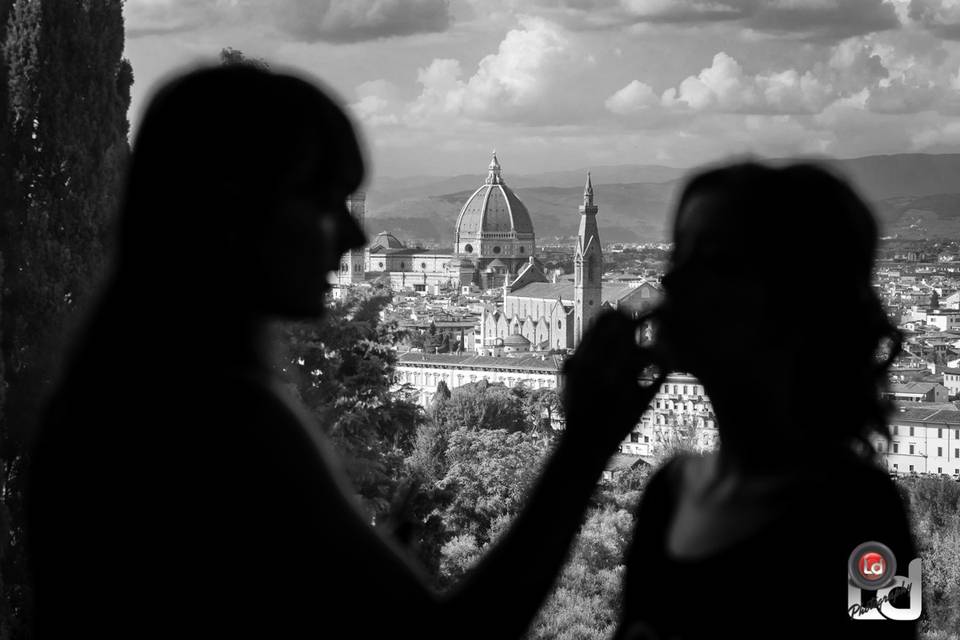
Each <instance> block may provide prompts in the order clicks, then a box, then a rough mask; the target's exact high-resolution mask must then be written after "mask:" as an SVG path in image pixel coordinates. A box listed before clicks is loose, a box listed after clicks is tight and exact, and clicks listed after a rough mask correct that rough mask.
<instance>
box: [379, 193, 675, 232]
mask: <svg viewBox="0 0 960 640" xmlns="http://www.w3.org/2000/svg"><path fill="white" fill-rule="evenodd" d="M677 187H678V183H677V182H668V183H663V184H644V183H640V184H594V193H595V198H596V201H597V203H598V205H599V206H600V214H599V215H600V217H601V220H602V223H601V227H600V234H601V238H603V239H604V240H613V239H616V240H617V241H620V242H655V241H659V240H660V239H661V238H662V237H664V235H665V233H666V230H665V227H666V220H667V212H668V211H669V209H670V204H671V202H672V199H673V197H674V194H675V192H676V190H677ZM474 190H475V188H474V189H470V190H469V191H458V192H455V193H448V194H444V195H437V196H428V197H425V198H406V199H403V200H400V201H396V202H394V203H392V204H386V205H381V206H377V205H373V206H369V205H368V208H367V218H368V223H367V227H368V231H369V232H370V233H377V232H378V231H382V230H387V231H391V232H392V233H394V234H395V235H397V236H398V237H400V238H418V239H429V240H431V241H433V242H438V243H444V244H449V243H450V242H452V239H453V233H454V227H455V226H456V220H457V215H459V213H460V208H461V207H462V206H463V203H464V202H466V200H467V198H469V197H470V194H472V193H473V191H474ZM515 192H516V194H517V196H518V197H519V198H520V200H521V201H522V202H523V203H524V204H525V205H526V206H527V209H528V210H529V211H530V215H531V217H532V218H533V224H534V228H535V229H536V232H537V237H538V238H539V239H540V240H541V241H549V240H551V239H554V238H568V237H570V236H572V235H575V234H576V233H577V227H578V225H579V224H580V214H579V212H578V210H577V207H578V206H579V205H580V204H581V203H582V202H583V186H582V185H578V186H576V187H527V188H520V187H517V188H516V189H515ZM430 227H432V233H429V228H430Z"/></svg>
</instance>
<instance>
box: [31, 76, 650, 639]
mask: <svg viewBox="0 0 960 640" xmlns="http://www.w3.org/2000/svg"><path fill="white" fill-rule="evenodd" d="M363 176H364V162H363V157H362V153H361V148H360V145H359V144H358V141H357V139H356V137H355V134H354V130H353V127H352V126H351V124H350V122H349V120H348V118H347V117H346V116H345V114H344V112H343V111H342V110H341V108H340V107H339V106H337V105H336V104H335V103H334V102H333V101H332V100H331V99H330V98H328V97H327V96H326V95H325V94H324V93H323V92H322V91H320V90H319V89H318V88H316V87H315V86H314V85H313V84H311V83H309V82H307V81H304V80H302V79H299V78H297V77H294V76H291V75H285V74H280V73H271V72H267V71H263V70H257V69H253V68H249V67H243V66H233V67H220V68H210V69H201V70H196V71H193V72H191V73H188V74H186V75H183V76H181V77H179V78H177V79H175V80H173V81H171V82H170V83H168V84H166V85H165V86H164V87H163V88H162V89H161V90H160V91H159V92H158V93H157V94H156V96H155V97H154V99H153V100H152V101H151V104H150V106H149V108H148V110H147V112H146V114H145V116H144V118H143V121H142V124H141V126H140V130H139V132H138V135H137V138H136V142H135V144H134V147H133V157H132V163H131V167H130V170H129V175H128V181H127V184H126V190H125V198H124V203H123V208H122V211H121V215H120V220H119V226H120V229H119V231H120V233H119V245H118V253H117V256H116V261H115V265H114V269H113V271H112V273H111V275H110V277H109V278H108V280H107V282H106V284H105V286H104V289H103V293H102V297H101V299H100V301H99V303H98V306H97V307H96V309H95V310H94V312H93V314H92V317H91V318H90V320H89V322H88V325H87V326H86V328H85V330H84V332H83V333H82V335H81V339H80V340H79V341H78V342H77V343H76V347H75V350H74V352H73V353H72V357H71V358H70V361H69V364H68V366H67V367H66V369H65V371H64V374H63V376H62V380H61V381H60V384H59V386H58V389H57V391H56V393H55V394H54V396H53V398H52V401H51V403H50V405H49V411H48V413H47V415H46V419H45V421H44V424H43V426H42V429H41V430H40V432H39V434H38V437H37V439H36V442H35V446H34V449H33V454H32V460H33V464H32V466H31V468H30V477H29V482H28V485H29V486H28V495H27V508H28V514H27V515H28V534H29V537H28V542H29V545H30V552H31V556H32V563H33V569H34V574H35V583H36V584H35V594H36V607H35V611H36V615H35V618H36V633H37V637H38V638H51V637H76V636H77V634H84V635H86V634H90V635H93V636H94V637H98V638H125V639H127V638H137V637H162V638H180V637H203V638H213V637H224V638H227V637H229V638H239V637H255V638H291V637H309V638H312V639H316V638H387V637H399V638H428V639H429V638H478V639H480V638H483V639H490V638H515V637H519V636H520V635H521V634H522V633H523V632H524V630H525V629H526V627H527V626H528V624H529V623H530V621H531V620H532V618H533V616H534V614H535V612H536V610H537V608H538V607H539V605H540V604H541V602H542V601H543V599H544V597H545V596H546V594H547V592H548V590H549V588H550V586H551V585H552V583H553V581H554V578H555V575H556V573H557V572H558V570H559V568H560V565H561V563H562V561H563V559H564V557H565V554H566V553H567V549H568V547H569V544H570V541H571V539H572V537H573V535H574V534H575V533H576V530H577V528H578V526H579V524H580V522H581V519H582V515H583V511H584V509H585V507H586V505H587V503H588V500H589V497H590V495H591V493H592V490H593V487H594V485H595V484H596V481H597V480H598V479H599V477H600V475H601V472H602V471H603V468H604V465H605V462H606V460H607V459H608V457H609V456H610V455H611V454H612V453H614V452H615V451H616V448H617V445H618V444H619V442H620V441H621V440H622V438H623V437H624V436H625V434H626V433H628V432H629V430H630V428H631V427H632V426H633V424H635V422H636V418H637V416H638V415H639V414H634V409H633V408H630V409H628V411H627V413H626V414H624V415H623V416H620V417H619V419H614V420H610V421H605V422H602V423H599V422H598V423H594V422H593V421H592V420H591V419H590V416H589V414H587V413H584V412H582V411H579V409H578V408H579V407H581V406H586V403H584V402H580V401H579V400H578V399H577V398H571V397H568V398H567V403H568V404H569V405H570V406H572V407H574V408H573V409H571V411H570V412H569V415H568V423H567V429H566V431H565V433H564V435H563V437H562V438H561V440H560V443H559V444H558V445H557V447H556V448H555V450H554V452H553V454H552V456H551V457H550V459H549V460H548V462H547V463H546V464H545V467H544V470H543V472H542V474H541V479H540V481H539V482H538V484H537V485H536V487H535V488H534V489H533V491H532V492H531V495H530V496H529V505H528V507H527V508H526V509H525V510H524V511H523V512H522V513H520V514H519V515H518V516H517V518H516V520H515V522H514V524H513V526H512V527H511V528H510V529H509V531H508V532H507V533H506V534H505V535H504V536H503V537H502V538H501V539H500V540H499V542H498V543H497V544H495V545H493V547H492V548H491V549H490V550H489V552H488V553H486V554H485V555H484V557H483V558H482V560H481V561H480V562H479V563H478V564H477V566H476V567H475V568H474V569H473V570H472V571H470V572H469V573H468V575H467V576H466V577H465V578H464V579H463V580H462V581H461V582H460V583H459V584H457V585H455V586H454V587H453V588H452V589H450V590H449V591H447V592H444V593H436V592H434V591H433V590H432V589H431V588H429V587H428V580H427V579H426V578H425V576H424V575H423V574H422V572H421V570H420V569H419V568H418V567H416V566H415V565H413V564H412V563H411V562H410V561H409V560H408V559H407V557H406V556H405V554H404V553H403V552H402V551H401V550H400V549H399V548H398V547H396V546H395V544H394V543H393V542H392V541H391V540H389V539H387V538H385V537H382V536H381V534H379V533H378V532H377V531H375V530H374V529H372V528H371V527H370V526H368V523H367V522H366V521H365V520H364V517H363V516H362V515H361V513H360V511H359V509H358V506H357V505H356V504H355V502H354V500H353V499H352V497H351V495H352V491H351V490H350V489H349V488H348V483H347V481H346V479H345V475H344V473H343V472H342V471H341V469H340V466H339V463H338V461H337V460H336V458H335V455H334V454H333V452H332V450H331V446H330V444H329V442H328V441H327V439H326V438H325V437H324V435H323V434H322V432H321V431H320V429H319V427H318V426H317V425H315V424H314V423H313V421H312V417H311V416H310V415H308V414H307V413H306V411H305V409H304V408H303V407H302V406H300V405H298V404H297V403H296V402H294V401H292V400H291V399H290V398H289V397H288V396H287V393H286V392H285V390H284V389H283V388H282V386H281V384H280V383H279V381H278V380H277V378H276V376H275V373H274V371H273V369H272V368H271V366H270V364H271V357H270V352H271V348H272V332H271V329H270V327H271V321H273V320H274V319H277V318H316V317H320V316H322V314H323V312H324V294H325V293H326V292H327V289H328V284H327V282H328V280H327V279H328V275H329V274H330V272H331V271H334V270H336V269H337V268H338V266H339V262H340V256H341V255H342V254H343V253H344V252H345V251H347V250H348V249H351V248H357V247H361V246H363V244H364V242H365V238H364V234H363V232H362V230H361V229H360V228H359V226H358V224H357V223H356V221H355V220H354V219H353V218H352V217H351V215H350V214H349V212H348V211H347V210H346V204H345V201H346V199H347V197H348V195H350V194H351V193H352V192H353V191H355V190H356V189H357V188H358V187H359V186H360V184H361V182H362V179H363ZM607 322H608V323H613V324H614V325H617V326H621V325H622V324H623V323H624V320H623V319H622V318H617V319H614V320H608V321H607ZM611 326H612V325H611ZM607 334H608V335H610V336H616V340H625V342H616V340H611V339H609V338H607V337H604V336H597V337H596V338H595V339H594V343H593V347H592V348H591V353H592V354H595V355H594V356H591V357H585V358H580V359H578V360H577V361H576V362H577V365H578V367H577V368H576V370H575V372H574V378H577V376H581V377H584V378H587V379H590V380H598V379H600V378H601V377H602V376H604V375H606V376H608V377H610V380H611V389H613V391H614V392H620V393H622V394H626V393H627V390H628V388H629V383H624V382H623V381H624V380H629V379H630V378H631V376H632V377H633V378H634V379H635V378H636V373H637V367H638V366H639V364H638V361H637V359H636V358H635V357H632V356H631V357H630V358H624V357H623V356H622V354H623V353H625V349H628V348H629V346H630V345H629V338H626V339H624V338H623V333H622V332H615V331H611V332H607ZM633 355H634V356H635V355H636V354H635V353H634V354H633ZM611 363H613V364H612V365H611ZM578 389H579V390H581V392H582V393H585V394H592V393H595V391H596V389H595V386H593V383H591V384H588V385H580V386H579V387H578ZM618 390H619V391H618ZM586 397H587V398H589V395H587V396H586ZM574 400H577V401H576V402H574Z"/></svg>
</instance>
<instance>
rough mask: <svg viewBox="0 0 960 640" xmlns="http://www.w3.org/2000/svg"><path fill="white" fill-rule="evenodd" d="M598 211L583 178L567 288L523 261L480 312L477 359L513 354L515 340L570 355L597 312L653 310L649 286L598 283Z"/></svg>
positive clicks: (654, 295)
mask: <svg viewBox="0 0 960 640" xmlns="http://www.w3.org/2000/svg"><path fill="white" fill-rule="evenodd" d="M598 210H599V208H598V207H597V205H596V203H595V202H594V193H593V183H592V181H591V179H590V175H589V174H587V183H586V185H585V186H584V189H583V204H582V205H580V229H579V232H578V234H577V244H576V247H575V249H574V262H573V264H574V274H573V282H548V280H547V278H546V276H545V275H544V273H543V270H542V269H541V268H540V266H539V265H538V264H537V262H536V260H535V259H533V258H530V259H528V261H527V263H526V264H525V265H523V266H522V267H521V268H520V270H519V271H518V273H517V276H516V278H514V279H512V281H511V282H509V283H505V284H504V286H503V305H502V307H499V308H494V307H487V308H486V309H484V311H483V314H482V316H481V318H480V326H479V335H478V336H477V338H476V341H475V344H476V348H477V351H478V352H479V353H481V354H483V355H499V354H500V353H504V352H506V351H509V350H510V349H511V346H513V348H516V347H515V345H517V344H518V343H519V341H518V340H517V339H516V336H519V337H521V338H523V340H524V341H525V342H526V343H528V344H529V347H528V350H530V351H550V350H554V351H563V350H567V349H573V348H576V346H577V344H579V342H580V338H581V337H582V336H583V333H584V331H586V329H587V328H588V327H589V326H590V323H591V322H592V321H593V319H594V318H595V317H596V316H597V314H598V313H600V311H601V310H602V309H604V308H610V309H622V310H625V311H627V312H628V313H630V314H631V315H638V314H639V313H641V312H643V311H644V310H646V309H648V308H650V307H651V306H653V305H654V304H656V302H657V301H658V300H659V299H660V288H659V287H658V286H657V285H654V284H652V283H650V282H644V283H641V284H640V285H639V286H631V285H626V284H614V283H604V282H603V279H602V275H603V248H602V246H601V243H600V232H599V229H598V226H597V212H598ZM520 344H522V343H520Z"/></svg>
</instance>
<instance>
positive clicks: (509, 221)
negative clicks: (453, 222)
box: [457, 152, 533, 236]
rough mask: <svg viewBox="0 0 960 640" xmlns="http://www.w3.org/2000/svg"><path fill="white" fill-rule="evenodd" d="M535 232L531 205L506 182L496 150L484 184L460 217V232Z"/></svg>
mask: <svg viewBox="0 0 960 640" xmlns="http://www.w3.org/2000/svg"><path fill="white" fill-rule="evenodd" d="M506 232H516V233H533V222H531V220H530V213H529V212H528V211H527V207H526V206H525V205H524V204H523V203H522V202H520V198H518V197H517V195H516V194H515V193H514V192H513V190H512V189H510V187H508V186H507V185H506V184H504V182H503V178H501V176H500V162H499V161H498V160H497V154H496V152H494V154H493V159H492V160H491V161H490V167H489V173H488V174H487V179H486V180H485V181H484V184H483V185H481V186H480V188H479V189H477V190H476V191H474V192H473V195H471V196H470V197H469V198H467V201H466V202H465V203H464V205H463V208H462V209H461V210H460V216H459V217H458V218H457V234H459V235H463V236H475V235H479V234H481V233H506Z"/></svg>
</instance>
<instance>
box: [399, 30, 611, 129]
mask: <svg viewBox="0 0 960 640" xmlns="http://www.w3.org/2000/svg"><path fill="white" fill-rule="evenodd" d="M594 64H595V62H594V60H593V58H592V57H591V56H590V55H589V52H585V51H582V50H581V49H580V48H579V47H578V46H577V43H576V42H574V41H573V40H572V39H571V38H570V37H569V36H568V34H567V33H566V32H565V30H564V29H563V28H562V27H560V26H559V25H556V24H554V23H551V22H547V21H545V20H542V19H538V18H529V17H523V18H521V19H520V27H519V28H516V29H512V30H510V31H509V32H508V33H507V34H506V36H505V37H504V39H503V40H502V41H501V42H500V45H499V47H498V49H497V52H496V53H492V54H490V55H487V56H485V57H484V58H483V59H482V60H480V62H479V64H478V65H477V69H476V71H475V72H474V73H473V75H472V76H470V77H469V78H468V79H466V80H463V79H461V77H462V71H461V66H460V62H459V61H458V60H456V59H435V60H433V61H432V62H431V63H430V65H428V66H427V67H425V68H421V69H420V70H418V72H417V82H418V83H419V84H420V85H421V87H422V90H421V93H420V95H419V97H418V98H417V99H416V100H415V101H414V102H413V104H412V105H411V106H410V110H409V115H410V121H411V122H412V123H414V124H420V125H424V124H430V122H429V121H430V119H433V118H443V117H461V118H466V119H472V120H477V121H487V122H517V123H539V124H548V123H554V122H558V121H569V120H570V119H571V118H577V117H580V116H584V115H585V112H584V110H583V108H584V107H586V106H589V104H590V102H589V96H584V95H583V92H582V91H580V90H578V87H577V80H578V78H581V77H582V76H583V74H584V73H585V72H586V71H588V70H589V69H591V68H592V67H593V66H594Z"/></svg>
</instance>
